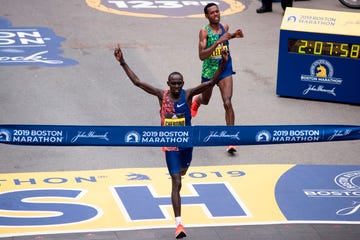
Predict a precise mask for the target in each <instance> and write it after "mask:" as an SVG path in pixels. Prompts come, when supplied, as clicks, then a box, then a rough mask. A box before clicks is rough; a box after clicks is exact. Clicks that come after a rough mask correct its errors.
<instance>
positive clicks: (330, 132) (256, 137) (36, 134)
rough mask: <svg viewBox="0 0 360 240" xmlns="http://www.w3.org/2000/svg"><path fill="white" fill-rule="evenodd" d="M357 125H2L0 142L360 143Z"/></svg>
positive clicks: (193, 144)
mask: <svg viewBox="0 0 360 240" xmlns="http://www.w3.org/2000/svg"><path fill="white" fill-rule="evenodd" d="M359 139H360V126H354V125H264V126H192V127H161V126H75V125H0V143H5V144H16V145H40V146H145V147H154V146H178V147H192V146H226V145H261V144H285V143H309V142H328V141H346V140H359Z"/></svg>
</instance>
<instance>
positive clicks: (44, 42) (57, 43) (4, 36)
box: [0, 17, 77, 67]
mask: <svg viewBox="0 0 360 240" xmlns="http://www.w3.org/2000/svg"><path fill="white" fill-rule="evenodd" d="M64 40H65V39H64V38H62V37H59V36H57V35H56V34H55V33H54V32H53V31H52V30H51V29H49V28H45V27H12V26H11V23H10V22H9V21H8V20H7V19H5V18H1V17H0V66H15V65H38V66H46V67H60V66H69V65H74V64H77V62H76V61H75V60H72V59H67V58H63V57H61V56H60V55H59V54H61V53H62V50H60V49H59V48H60V47H61V42H62V41H64Z"/></svg>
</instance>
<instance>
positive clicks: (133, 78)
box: [114, 44, 164, 99]
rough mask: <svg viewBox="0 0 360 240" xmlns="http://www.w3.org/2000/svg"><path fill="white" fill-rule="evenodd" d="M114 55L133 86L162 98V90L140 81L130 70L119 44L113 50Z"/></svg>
mask: <svg viewBox="0 0 360 240" xmlns="http://www.w3.org/2000/svg"><path fill="white" fill-rule="evenodd" d="M114 56H115V58H116V60H117V61H118V62H119V63H120V65H121V67H122V68H123V70H124V71H125V73H126V75H127V76H128V77H129V79H130V80H131V82H132V83H133V84H134V85H135V86H137V87H139V88H141V89H143V90H144V91H145V92H147V93H149V94H151V95H154V96H157V97H158V98H159V99H162V98H163V94H164V91H163V90H161V89H159V88H156V87H153V86H152V85H150V84H148V83H145V82H142V81H140V79H139V78H138V76H137V75H136V74H135V73H134V71H133V70H131V68H130V67H129V65H127V63H126V62H125V59H124V54H123V53H122V51H121V48H120V45H119V44H118V46H117V47H116V48H115V50H114Z"/></svg>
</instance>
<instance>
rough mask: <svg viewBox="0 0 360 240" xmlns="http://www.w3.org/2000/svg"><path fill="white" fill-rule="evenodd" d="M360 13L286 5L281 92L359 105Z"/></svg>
mask: <svg viewBox="0 0 360 240" xmlns="http://www.w3.org/2000/svg"><path fill="white" fill-rule="evenodd" d="M359 69H360V14H359V13H355V12H338V11H326V10H315V9H305V8H286V11H285V14H284V17H283V20H282V23H281V27H280V42H279V61H278V73H277V86H276V93H277V95H279V96H286V97H295V98H304V99H315V100H324V101H332V102H344V103H351V104H360V74H359V72H360V71H359Z"/></svg>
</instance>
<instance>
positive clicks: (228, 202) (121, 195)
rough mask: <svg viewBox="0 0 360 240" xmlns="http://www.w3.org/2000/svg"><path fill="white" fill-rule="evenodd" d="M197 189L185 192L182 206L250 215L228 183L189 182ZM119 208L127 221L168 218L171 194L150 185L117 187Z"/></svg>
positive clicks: (211, 214) (211, 215) (212, 214)
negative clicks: (188, 192)
mask: <svg viewBox="0 0 360 240" xmlns="http://www.w3.org/2000/svg"><path fill="white" fill-rule="evenodd" d="M189 187H190V189H191V190H192V192H193V193H194V194H193V195H191V196H189V195H187V196H182V197H181V201H182V206H186V205H199V206H201V207H202V209H203V210H204V212H205V214H207V215H208V217H209V218H216V217H221V218H224V217H249V216H250V213H249V212H248V210H247V209H246V207H245V206H244V204H243V203H242V202H241V201H240V199H239V197H237V196H236V194H235V192H234V191H233V190H232V189H231V188H230V186H228V185H227V184H225V183H206V184H190V185H189ZM114 192H115V194H116V195H117V197H118V200H119V203H120V208H121V209H122V211H123V213H124V214H125V217H126V218H127V220H128V221H141V220H164V219H169V218H170V217H169V214H168V212H167V211H166V210H165V209H164V206H170V205H171V198H170V197H159V196H156V193H155V191H154V189H153V188H152V186H151V185H142V186H119V187H114Z"/></svg>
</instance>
